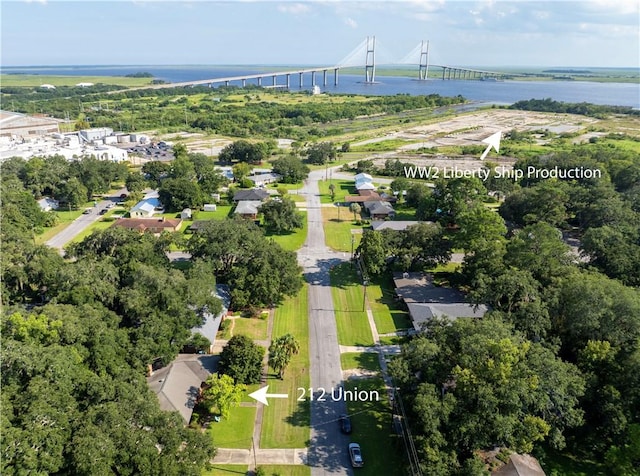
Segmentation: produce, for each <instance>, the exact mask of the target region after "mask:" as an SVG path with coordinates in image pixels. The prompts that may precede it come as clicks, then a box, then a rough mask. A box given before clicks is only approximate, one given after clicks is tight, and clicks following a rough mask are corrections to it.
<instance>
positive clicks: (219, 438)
mask: <svg viewBox="0 0 640 476" xmlns="http://www.w3.org/2000/svg"><path fill="white" fill-rule="evenodd" d="M255 420H256V407H234V408H232V409H231V411H230V413H229V418H226V419H224V418H223V419H222V420H221V421H220V422H218V423H216V422H212V423H211V425H210V426H209V428H208V430H207V432H208V433H209V435H211V437H212V438H213V444H214V446H216V447H217V448H243V449H249V448H251V437H252V436H253V426H254V424H255Z"/></svg>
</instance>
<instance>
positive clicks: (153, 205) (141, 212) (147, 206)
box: [129, 198, 162, 218]
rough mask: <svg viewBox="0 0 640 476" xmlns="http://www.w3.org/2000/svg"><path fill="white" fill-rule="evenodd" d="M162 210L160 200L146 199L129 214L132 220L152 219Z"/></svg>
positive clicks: (137, 204)
mask: <svg viewBox="0 0 640 476" xmlns="http://www.w3.org/2000/svg"><path fill="white" fill-rule="evenodd" d="M160 210H162V203H160V199H158V198H145V199H144V200H141V201H139V202H138V203H136V204H135V206H134V207H133V208H132V209H131V211H130V212H129V215H130V216H131V218H150V217H152V216H153V214H154V213H155V212H156V211H160Z"/></svg>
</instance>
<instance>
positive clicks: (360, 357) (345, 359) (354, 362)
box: [340, 352, 380, 372]
mask: <svg viewBox="0 0 640 476" xmlns="http://www.w3.org/2000/svg"><path fill="white" fill-rule="evenodd" d="M340 363H341V365H342V370H349V369H363V370H371V371H372V372H380V361H379V360H378V354H374V353H373V352H346V353H344V354H340Z"/></svg>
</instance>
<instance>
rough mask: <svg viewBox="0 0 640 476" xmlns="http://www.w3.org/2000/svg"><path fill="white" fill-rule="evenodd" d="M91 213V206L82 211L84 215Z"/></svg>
mask: <svg viewBox="0 0 640 476" xmlns="http://www.w3.org/2000/svg"><path fill="white" fill-rule="evenodd" d="M89 213H91V208H85V209H84V210H83V211H82V214H83V215H88V214H89Z"/></svg>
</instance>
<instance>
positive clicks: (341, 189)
mask: <svg viewBox="0 0 640 476" xmlns="http://www.w3.org/2000/svg"><path fill="white" fill-rule="evenodd" d="M330 184H333V185H334V186H335V189H334V191H335V193H336V194H335V199H334V200H331V191H330V189H329V185H330ZM318 187H319V188H320V203H334V202H344V197H346V196H347V195H355V194H356V187H355V185H354V182H353V180H320V181H319V182H318Z"/></svg>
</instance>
